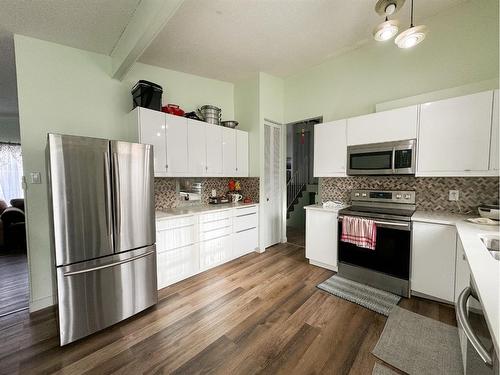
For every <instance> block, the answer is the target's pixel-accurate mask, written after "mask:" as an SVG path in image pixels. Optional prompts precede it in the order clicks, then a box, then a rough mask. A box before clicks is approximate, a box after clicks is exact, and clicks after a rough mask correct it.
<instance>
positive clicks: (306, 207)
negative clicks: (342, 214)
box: [304, 203, 348, 212]
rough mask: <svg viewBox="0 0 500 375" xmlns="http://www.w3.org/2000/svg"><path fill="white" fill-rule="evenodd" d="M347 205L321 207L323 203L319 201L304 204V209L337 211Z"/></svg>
mask: <svg viewBox="0 0 500 375" xmlns="http://www.w3.org/2000/svg"><path fill="white" fill-rule="evenodd" d="M347 206H348V205H347V204H346V205H343V206H339V207H323V204H321V203H316V204H311V205H309V206H304V209H305V210H319V211H330V212H339V210H341V209H342V208H345V207H347Z"/></svg>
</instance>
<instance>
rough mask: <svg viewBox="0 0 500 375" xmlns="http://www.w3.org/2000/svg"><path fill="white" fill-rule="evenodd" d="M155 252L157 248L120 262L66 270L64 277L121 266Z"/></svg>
mask: <svg viewBox="0 0 500 375" xmlns="http://www.w3.org/2000/svg"><path fill="white" fill-rule="evenodd" d="M155 252H156V250H152V251H148V252H147V253H144V254H141V255H137V256H135V257H132V258H128V259H124V260H120V261H118V262H114V263H110V264H104V265H102V266H97V267H91V268H86V269H84V270H78V271H71V272H66V273H65V274H64V277H68V276H74V275H79V274H82V273H89V272H94V271H99V270H102V269H104V268H110V267H116V266H119V265H120V264H124V263H128V262H133V261H134V260H137V259H140V258H144V257H147V256H149V255H153V254H154V253H155Z"/></svg>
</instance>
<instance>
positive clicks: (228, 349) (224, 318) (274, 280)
mask: <svg viewBox="0 0 500 375" xmlns="http://www.w3.org/2000/svg"><path fill="white" fill-rule="evenodd" d="M331 275H332V272H330V271H328V270H325V269H322V268H318V267H314V266H311V265H309V264H308V263H307V261H306V260H305V258H304V249H303V248H301V247H298V246H295V245H288V244H280V245H277V246H274V247H272V248H269V249H267V251H266V252H265V253H263V254H255V253H254V254H249V255H246V256H244V257H242V258H239V259H237V260H234V261H232V262H230V263H227V264H224V265H222V266H219V267H217V268H214V269H212V270H209V271H207V272H204V273H202V274H200V275H197V276H194V277H192V278H190V279H188V280H184V281H182V282H179V283H177V284H175V285H172V286H170V287H168V288H165V289H162V290H161V291H159V299H160V300H159V303H158V305H157V306H155V307H153V308H151V309H149V310H147V311H145V312H143V313H141V314H139V315H138V316H135V317H133V318H131V319H129V320H127V321H125V322H122V323H120V324H118V325H116V326H114V327H111V328H109V329H107V330H105V331H102V332H100V333H97V334H95V335H93V336H91V337H88V338H86V339H83V340H81V341H79V342H76V343H73V344H70V345H68V346H66V347H63V348H61V347H59V346H58V337H57V327H56V321H55V318H54V315H55V314H54V311H53V310H50V309H49V310H44V311H42V312H39V313H35V314H32V315H31V316H28V314H27V313H21V314H15V315H14V316H8V317H6V318H5V319H0V337H1V338H2V339H1V340H0V373H16V372H17V373H22V374H47V373H53V372H56V373H64V374H111V373H114V374H142V373H145V374H168V373H173V374H199V373H211V374H231V375H236V374H256V373H260V374H371V371H372V368H373V365H374V363H375V357H373V356H372V355H371V354H370V351H371V350H372V348H373V347H374V345H375V343H376V342H377V340H378V338H379V335H380V334H381V332H382V329H383V327H384V324H385V321H386V318H385V317H384V316H382V315H379V314H377V313H374V312H372V311H369V310H367V309H365V308H362V307H360V306H358V305H355V304H352V303H350V302H347V301H345V300H342V299H339V298H337V297H334V296H332V295H330V294H328V293H325V292H323V291H321V290H319V289H317V288H316V285H317V284H318V283H320V282H322V281H323V280H325V279H327V278H328V277H330V276H331ZM401 305H402V306H403V307H404V308H408V309H410V310H412V311H415V312H418V313H420V314H422V315H425V316H428V317H431V318H434V319H438V320H440V321H444V322H446V323H449V324H456V322H455V318H454V312H453V309H452V308H450V307H448V306H445V305H441V304H437V303H434V302H429V301H426V300H423V299H418V298H412V299H411V300H403V301H402V303H401Z"/></svg>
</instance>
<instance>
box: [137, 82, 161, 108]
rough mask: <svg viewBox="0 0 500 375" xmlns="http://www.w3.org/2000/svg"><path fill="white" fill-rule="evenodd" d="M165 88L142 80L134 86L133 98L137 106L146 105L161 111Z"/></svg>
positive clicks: (145, 106)
mask: <svg viewBox="0 0 500 375" xmlns="http://www.w3.org/2000/svg"><path fill="white" fill-rule="evenodd" d="M162 94H163V89H162V87H161V86H160V85H157V84H156V83H153V82H149V81H144V80H140V81H139V82H137V83H136V84H135V86H134V87H133V88H132V99H133V102H134V108H135V107H144V108H149V109H154V110H155V111H161V95H162Z"/></svg>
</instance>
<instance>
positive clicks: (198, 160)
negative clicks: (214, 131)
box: [188, 119, 207, 176]
mask: <svg viewBox="0 0 500 375" xmlns="http://www.w3.org/2000/svg"><path fill="white" fill-rule="evenodd" d="M205 126H206V124H205V123H203V122H201V121H196V120H190V119H188V170H189V172H188V174H189V175H190V176H205V175H206V173H207V151H206V146H205V144H206V138H205Z"/></svg>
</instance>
